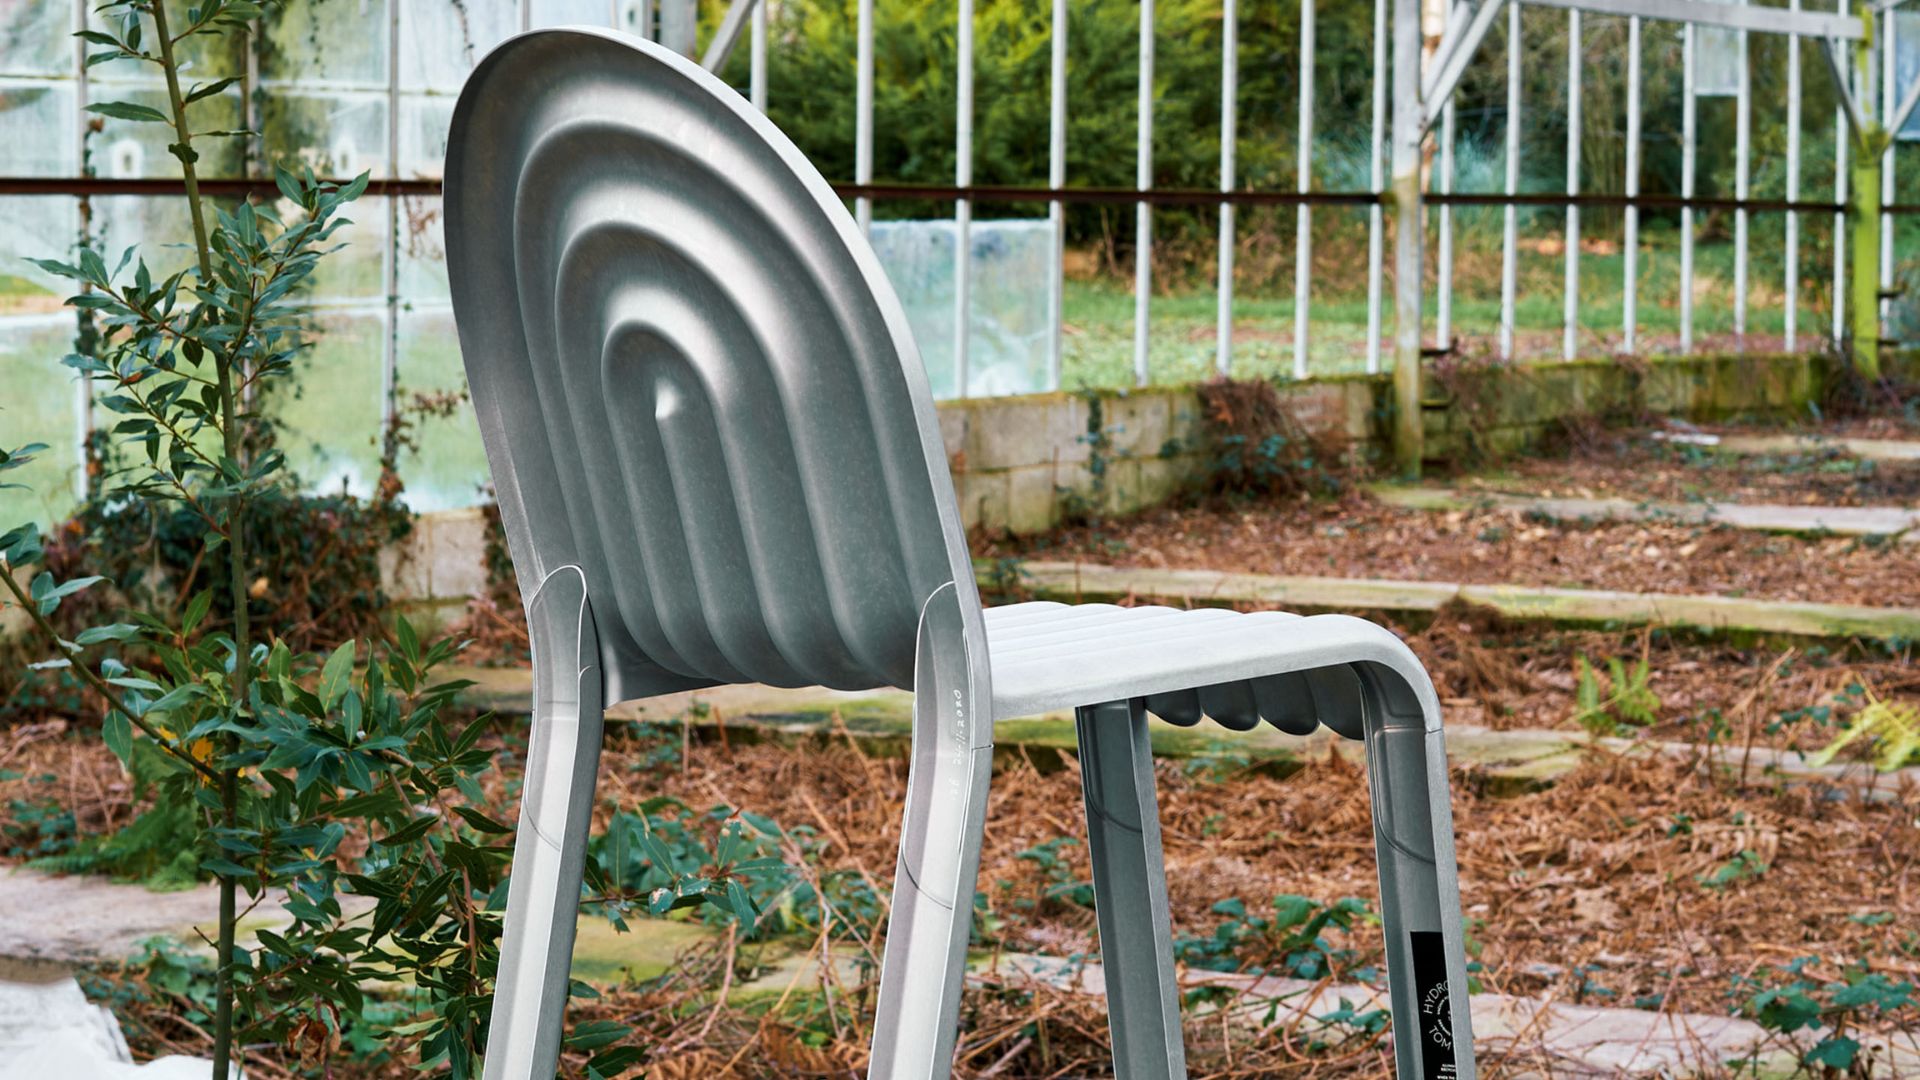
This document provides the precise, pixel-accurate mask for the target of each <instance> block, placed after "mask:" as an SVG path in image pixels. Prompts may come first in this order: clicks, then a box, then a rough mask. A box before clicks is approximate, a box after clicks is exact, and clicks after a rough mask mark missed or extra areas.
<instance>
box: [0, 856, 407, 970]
mask: <svg viewBox="0 0 1920 1080" xmlns="http://www.w3.org/2000/svg"><path fill="white" fill-rule="evenodd" d="M243 903H244V901H243ZM340 905H341V907H342V909H344V910H345V911H347V912H349V913H357V912H359V911H365V910H370V909H371V908H372V907H373V901H372V900H371V899H368V898H365V897H357V896H347V895H342V896H341V897H340ZM219 912H220V892H219V889H218V888H217V887H215V886H214V885H213V884H211V883H208V884H205V885H200V886H196V887H194V888H191V889H179V890H173V891H168V892H156V891H154V890H152V889H148V888H146V887H144V886H141V885H132V884H125V883H121V882H116V881H111V880H109V879H107V878H103V877H96V876H92V875H86V874H74V875H70V876H64V877H63V876H59V875H54V874H46V873H42V872H40V871H38V870H31V869H27V868H26V867H0V961H5V962H10V963H13V964H21V963H27V964H36V963H37V964H40V965H46V966H48V967H50V968H52V969H53V970H62V969H71V968H78V967H86V966H89V965H94V964H112V963H119V962H120V961H122V960H125V959H127V958H128V957H130V956H132V955H133V954H134V953H136V952H138V951H139V948H140V943H141V942H144V941H146V940H148V939H149V938H156V937H162V938H168V939H171V940H174V941H180V942H184V943H188V944H194V945H204V943H205V942H206V941H211V940H212V939H213V938H214V936H215V930H216V928H217V926H218V917H219ZM292 921H293V919H292V917H291V916H289V915H288V914H287V912H286V909H285V908H284V907H283V906H281V904H280V903H279V902H278V901H277V900H274V899H271V898H269V899H266V900H263V901H262V902H261V903H260V905H259V906H258V907H256V908H254V910H253V911H252V913H251V914H249V915H247V916H246V917H245V918H244V919H242V920H241V922H240V927H239V929H240V933H241V936H242V937H243V938H248V937H251V936H252V935H253V933H254V932H255V931H258V930H274V929H278V928H280V927H284V926H287V925H290V924H291V923H292ZM209 951H211V950H210V949H209Z"/></svg>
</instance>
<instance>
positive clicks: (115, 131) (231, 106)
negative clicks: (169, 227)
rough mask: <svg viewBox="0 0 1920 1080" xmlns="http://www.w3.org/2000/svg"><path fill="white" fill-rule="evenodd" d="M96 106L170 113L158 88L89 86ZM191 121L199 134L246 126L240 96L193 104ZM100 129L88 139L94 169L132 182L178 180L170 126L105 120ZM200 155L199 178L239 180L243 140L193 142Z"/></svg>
mask: <svg viewBox="0 0 1920 1080" xmlns="http://www.w3.org/2000/svg"><path fill="white" fill-rule="evenodd" d="M88 90H89V97H90V98H91V99H92V100H94V101H128V102H132V103H134V104H136V105H145V106H147V107H148V108H152V109H159V110H160V111H161V112H166V111H167V109H168V107H169V106H168V104H167V92H166V90H165V88H164V87H162V86H160V85H159V84H157V83H154V84H145V83H142V84H134V83H121V84H118V85H105V86H98V85H96V86H90V87H89V88H88ZM187 116H188V119H189V120H190V121H191V122H192V128H193V130H195V131H233V130H236V129H238V128H241V127H244V126H245V122H244V121H243V120H242V119H241V115H240V92H239V90H238V89H237V88H236V89H233V90H229V91H228V92H227V93H224V94H217V95H215V96H213V97H210V98H203V99H202V100H200V101H197V102H194V104H193V105H192V107H191V108H190V109H189V111H188V114H187ZM101 120H102V123H101V126H100V130H99V131H98V132H96V133H95V134H93V135H92V136H90V137H89V139H88V143H87V147H88V152H89V154H90V156H91V157H92V160H93V167H94V169H95V170H96V171H98V172H99V174H100V175H101V176H106V177H112V178H115V179H122V178H126V179H132V178H137V177H145V176H168V177H177V176H179V175H180V162H179V161H178V160H177V159H175V158H174V156H173V155H172V154H170V153H168V152H167V147H168V146H169V145H170V144H171V143H172V142H173V141H174V138H173V127H172V126H171V125H168V124H155V123H144V122H140V121H135V120H112V119H106V118H101ZM193 142H194V149H195V150H196V151H197V152H198V153H199V154H200V161H199V163H198V165H197V168H198V169H199V171H200V175H201V176H238V175H240V150H241V146H240V140H239V139H235V138H209V137H200V138H196V139H194V141H193Z"/></svg>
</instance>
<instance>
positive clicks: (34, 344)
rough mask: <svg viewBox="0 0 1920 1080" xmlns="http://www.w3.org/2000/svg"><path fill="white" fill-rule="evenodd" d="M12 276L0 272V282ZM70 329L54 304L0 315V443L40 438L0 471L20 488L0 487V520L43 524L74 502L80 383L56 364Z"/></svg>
mask: <svg viewBox="0 0 1920 1080" xmlns="http://www.w3.org/2000/svg"><path fill="white" fill-rule="evenodd" d="M9 201H12V200H9ZM16 280H17V279H11V278H0V287H6V286H11V285H12V284H13V282H14V281H16ZM61 295H64V293H63V294H61ZM48 299H50V300H51V302H52V303H53V304H56V305H57V304H58V303H59V300H58V299H57V298H51V297H50V298H48ZM74 328H75V327H74V316H73V313H72V312H71V311H63V310H59V309H57V308H56V309H55V310H52V311H47V312H43V313H38V314H24V315H8V316H5V317H0V386H4V387H6V388H7V393H6V395H5V398H4V402H5V403H4V404H0V443H4V444H5V445H7V446H10V447H18V446H22V445H25V444H27V443H36V442H38V443H45V444H47V450H46V452H45V453H44V454H42V455H40V458H39V460H38V461H36V462H34V463H33V464H31V465H29V466H27V467H26V468H24V469H21V470H19V471H16V472H9V473H7V480H8V482H9V483H18V484H24V485H26V486H27V488H26V490H22V489H20V488H8V489H4V490H0V521H5V522H17V521H28V520H33V521H38V522H40V523H41V524H43V525H44V524H46V523H48V522H51V521H54V520H56V519H58V518H60V517H64V516H65V515H66V513H67V512H68V511H70V510H72V509H73V507H74V504H75V503H77V502H78V501H79V498H80V490H81V487H80V466H79V462H80V449H79V446H80V433H81V430H82V428H81V424H82V423H83V421H82V419H81V412H80V389H79V387H78V386H77V385H76V384H75V382H74V376H73V372H71V371H69V370H67V369H66V368H65V367H63V366H61V364H60V357H62V356H64V355H66V353H67V352H68V351H70V350H71V349H72V346H73V334H74Z"/></svg>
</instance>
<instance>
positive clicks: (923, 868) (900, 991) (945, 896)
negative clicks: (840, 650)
mask: <svg viewBox="0 0 1920 1080" xmlns="http://www.w3.org/2000/svg"><path fill="white" fill-rule="evenodd" d="M960 620H961V611H960V607H959V604H958V602H957V599H956V597H955V595H954V587H953V586H952V585H948V586H946V587H945V588H943V589H941V590H940V591H939V592H936V593H935V594H934V595H933V597H932V598H930V599H929V600H928V601H927V604H926V609H925V610H924V611H923V612H922V614H921V618H920V644H919V651H918V659H917V661H916V664H915V670H914V699H913V757H912V764H911V766H910V771H909V773H908V777H907V806H906V812H905V815H904V820H903V822H902V825H901V833H900V857H899V861H898V863H897V864H896V866H895V869H894V879H893V903H892V910H891V911H890V912H889V913H888V917H887V942H886V956H885V959H884V960H883V962H882V965H881V969H880V996H879V999H878V1001H877V1002H876V1003H875V1008H874V1018H873V1053H872V1055H871V1057H870V1058H869V1064H868V1071H867V1076H868V1078H869V1080H946V1078H947V1077H948V1076H951V1075H952V1072H953V1048H954V1042H955V1039H956V1037H957V1028H958V1025H959V1021H960V992H961V989H962V987H963V985H964V983H965V980H966V969H967V938H968V934H969V932H970V931H971V930H972V928H973V891H974V879H975V878H976V877H977V876H978V875H979V872H980V843H981V837H982V834H983V832H984V830H985V825H986V814H987V785H988V782H989V780H990V779H991V778H992V776H993V719H992V715H991V705H990V703H991V700H992V698H991V696H990V694H989V692H988V688H987V686H986V684H985V682H984V680H982V679H980V678H978V677H977V676H978V673H977V672H976V671H975V669H974V668H973V666H972V663H971V661H970V658H969V657H968V655H967V650H966V647H965V637H964V635H963V633H962V632H961V623H960ZM985 659H986V658H985V657H981V658H980V660H981V662H983V663H984V661H985Z"/></svg>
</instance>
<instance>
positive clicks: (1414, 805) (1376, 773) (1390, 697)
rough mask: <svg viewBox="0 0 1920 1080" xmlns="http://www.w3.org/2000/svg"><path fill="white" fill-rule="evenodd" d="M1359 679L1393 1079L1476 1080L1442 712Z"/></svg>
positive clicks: (1381, 682)
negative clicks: (1392, 1035)
mask: <svg viewBox="0 0 1920 1080" xmlns="http://www.w3.org/2000/svg"><path fill="white" fill-rule="evenodd" d="M1354 670H1355V671H1356V672H1357V673H1358V674H1359V676H1360V681H1361V685H1362V689H1363V692H1362V695H1361V706H1362V710H1363V711H1364V712H1365V714H1366V716H1365V726H1366V740H1367V787H1368V790H1369V793H1370V795H1371V802H1372V804H1373V830H1374V850H1375V858H1376V860H1377V861H1378V863H1379V868H1380V921H1381V927H1382V930H1383V931H1384V936H1385V939H1386V957H1387V983H1388V998H1389V1000H1390V1001H1391V1002H1392V1005H1393V1015H1394V1018H1395V1022H1394V1032H1395V1036H1396V1037H1395V1039H1394V1059H1395V1061H1394V1064H1395V1071H1396V1073H1397V1074H1398V1075H1399V1076H1401V1077H1404V1078H1407V1080H1473V1077H1474V1075H1475V1072H1474V1057H1473V1029H1472V1026H1471V1019H1470V1014H1469V1012H1468V1005H1467V971H1466V950H1465V940H1464V939H1465V929H1464V927H1463V925H1462V923H1461V917H1460V873H1459V868H1458V865H1457V864H1456V862H1455V858H1454V847H1453V808H1452V803H1451V800H1450V796H1449V792H1448V787H1447V759H1446V743H1445V740H1444V737H1443V736H1442V734H1441V729H1440V722H1439V716H1438V711H1437V706H1435V707H1434V712H1433V714H1432V715H1431V716H1430V715H1428V713H1427V708H1426V707H1425V706H1423V704H1422V702H1421V698H1420V696H1419V695H1418V694H1416V693H1415V692H1413V690H1412V689H1411V688H1410V687H1408V686H1407V685H1406V683H1405V682H1404V681H1403V680H1402V679H1401V678H1400V677H1399V676H1398V675H1397V674H1395V673H1393V672H1390V671H1388V670H1387V669H1385V668H1382V667H1376V666H1374V665H1370V664H1356V665H1354ZM1408 1017H1411V1018H1413V1019H1412V1020H1411V1021H1409V1020H1407V1019H1405V1018H1408Z"/></svg>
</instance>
